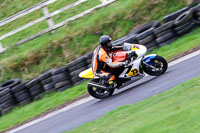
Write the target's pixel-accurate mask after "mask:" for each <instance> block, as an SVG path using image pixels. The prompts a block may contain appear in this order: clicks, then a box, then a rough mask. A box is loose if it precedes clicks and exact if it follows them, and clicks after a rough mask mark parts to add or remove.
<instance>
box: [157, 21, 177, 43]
mask: <svg viewBox="0 0 200 133" xmlns="http://www.w3.org/2000/svg"><path fill="white" fill-rule="evenodd" d="M173 28H174V21H173V20H172V21H169V22H166V23H164V24H162V25H161V26H160V27H158V28H156V29H154V34H155V36H156V43H157V44H158V45H159V46H163V45H166V44H170V43H171V42H173V41H174V40H176V38H177V37H176V34H175V32H174V30H173Z"/></svg>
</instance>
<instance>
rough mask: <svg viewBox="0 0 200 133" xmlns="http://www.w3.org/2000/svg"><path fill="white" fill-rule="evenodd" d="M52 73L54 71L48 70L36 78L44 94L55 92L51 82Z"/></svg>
mask: <svg viewBox="0 0 200 133" xmlns="http://www.w3.org/2000/svg"><path fill="white" fill-rule="evenodd" d="M52 71H54V69H50V70H48V71H46V72H44V73H42V74H41V75H39V76H38V78H39V80H40V84H41V85H42V88H43V89H44V91H45V93H48V92H52V91H55V88H54V83H53V80H52V73H51V72H52Z"/></svg>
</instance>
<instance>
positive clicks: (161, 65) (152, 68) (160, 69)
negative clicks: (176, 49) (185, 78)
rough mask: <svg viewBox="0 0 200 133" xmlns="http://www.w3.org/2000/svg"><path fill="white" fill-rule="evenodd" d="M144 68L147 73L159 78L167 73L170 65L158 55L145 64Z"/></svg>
mask: <svg viewBox="0 0 200 133" xmlns="http://www.w3.org/2000/svg"><path fill="white" fill-rule="evenodd" d="M142 68H143V70H144V72H145V73H147V74H149V75H151V76H159V75H161V74H163V73H165V71H166V70H167V68H168V63H167V61H166V60H165V59H164V58H163V57H161V56H158V55H157V56H155V58H153V59H151V60H150V62H149V63H148V64H147V63H143V65H142Z"/></svg>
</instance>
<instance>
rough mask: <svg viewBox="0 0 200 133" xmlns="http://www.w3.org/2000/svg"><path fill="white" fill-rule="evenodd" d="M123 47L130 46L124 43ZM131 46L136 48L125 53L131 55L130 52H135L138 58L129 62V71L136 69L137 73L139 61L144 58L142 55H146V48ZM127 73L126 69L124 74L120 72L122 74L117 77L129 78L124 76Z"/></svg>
mask: <svg viewBox="0 0 200 133" xmlns="http://www.w3.org/2000/svg"><path fill="white" fill-rule="evenodd" d="M125 45H130V44H128V43H125ZM131 45H134V46H136V48H132V49H131V50H130V51H127V53H131V52H132V51H135V52H136V54H137V55H138V57H137V58H136V59H135V60H133V61H132V62H130V64H129V65H131V66H132V68H131V70H135V69H137V70H138V71H139V67H140V63H141V60H142V58H143V57H144V55H145V54H146V52H147V48H146V47H145V46H143V45H139V44H131ZM127 71H128V68H126V69H125V70H124V72H122V74H120V76H119V77H125V76H126V77H130V76H127V75H126V74H127Z"/></svg>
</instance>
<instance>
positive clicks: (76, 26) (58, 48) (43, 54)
mask: <svg viewBox="0 0 200 133" xmlns="http://www.w3.org/2000/svg"><path fill="white" fill-rule="evenodd" d="M188 1H189V0H174V1H165V0H157V1H155V0H140V1H137V0H126V1H123V0H118V1H117V2H115V3H113V4H111V5H109V6H107V7H104V8H101V9H98V10H96V11H95V12H93V13H91V14H89V15H86V16H84V17H82V18H80V19H77V20H76V21H73V22H70V23H68V24H66V25H65V26H64V27H61V28H59V29H57V30H56V33H55V34H51V33H48V34H45V35H43V36H41V37H39V38H37V39H35V40H32V41H30V42H27V43H25V44H24V45H22V46H19V47H16V46H12V44H13V43H14V42H17V41H19V40H21V39H23V38H25V37H27V36H28V35H31V34H33V33H35V32H36V31H38V30H39V29H43V28H45V27H46V26H47V25H45V24H44V23H45V21H44V22H41V24H38V25H36V26H35V27H31V28H29V29H27V30H24V31H23V32H20V33H19V34H16V35H13V36H11V37H8V38H7V39H4V40H2V43H3V44H4V45H7V46H11V47H10V48H9V49H8V50H7V51H6V52H5V53H3V54H1V55H0V74H1V76H0V82H3V81H6V80H9V79H12V78H16V77H18V78H20V79H22V80H30V79H33V78H34V77H36V76H38V75H39V74H41V73H42V72H44V71H47V70H48V69H51V68H55V67H61V66H64V65H65V64H67V63H68V62H70V61H72V60H74V59H76V58H78V57H80V56H81V55H84V54H86V53H88V52H89V51H92V50H94V48H95V47H96V46H97V44H98V40H99V37H100V36H101V35H102V34H109V35H110V36H111V37H112V38H113V40H115V39H118V38H120V37H122V36H124V35H127V34H128V33H130V32H131V31H132V30H133V29H135V28H137V27H139V26H140V25H142V24H144V23H147V22H150V21H154V20H162V18H163V16H165V15H167V14H169V13H171V12H174V11H176V10H178V9H180V8H182V7H185V6H186V5H188ZM98 2H99V1H98ZM90 4H91V5H92V4H94V5H95V4H96V3H95V2H94V1H91V0H90V2H89V3H87V2H86V3H85V6H84V7H82V6H81V7H80V8H78V9H77V8H74V9H72V10H69V13H66V14H63V16H65V15H66V16H67V15H69V14H70V13H71V12H75V14H76V13H79V11H81V10H83V9H85V8H86V7H88V6H91V5H90ZM57 6H60V5H57ZM57 6H55V7H57ZM79 9H80V10H79ZM38 12H40V13H41V11H39V10H38ZM158 12H159V14H158ZM40 13H38V14H37V15H38V17H39V14H40ZM37 15H36V16H37ZM36 16H35V17H36ZM61 16H62V14H61ZM33 17H34V15H33ZM28 18H29V17H28ZM62 18H63V17H60V19H62ZM30 19H31V18H30ZM24 20H26V19H25V18H24ZM58 20H59V19H58ZM58 22H59V21H58ZM21 23H24V22H23V20H22V22H21ZM13 25H14V24H13ZM4 29H5V30H7V28H4ZM71 55H74V56H71Z"/></svg>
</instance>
